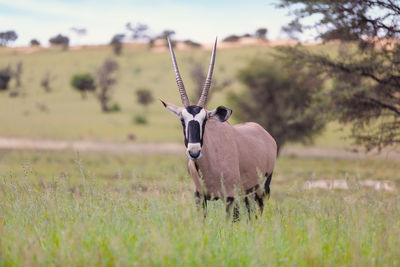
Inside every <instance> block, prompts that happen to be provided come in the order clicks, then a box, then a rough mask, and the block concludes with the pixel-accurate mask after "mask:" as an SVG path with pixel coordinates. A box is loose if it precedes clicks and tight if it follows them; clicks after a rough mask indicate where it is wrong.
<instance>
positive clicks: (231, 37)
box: [222, 35, 240, 42]
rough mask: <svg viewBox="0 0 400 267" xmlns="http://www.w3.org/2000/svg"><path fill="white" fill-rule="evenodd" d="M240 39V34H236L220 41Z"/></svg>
mask: <svg viewBox="0 0 400 267" xmlns="http://www.w3.org/2000/svg"><path fill="white" fill-rule="evenodd" d="M239 40H240V36H237V35H229V36H227V37H225V38H224V39H223V40H222V41H223V42H237V41H239Z"/></svg>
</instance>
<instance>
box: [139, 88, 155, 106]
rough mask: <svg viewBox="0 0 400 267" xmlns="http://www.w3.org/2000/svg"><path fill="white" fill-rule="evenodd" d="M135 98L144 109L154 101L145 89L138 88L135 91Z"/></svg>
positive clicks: (149, 92)
mask: <svg viewBox="0 0 400 267" xmlns="http://www.w3.org/2000/svg"><path fill="white" fill-rule="evenodd" d="M136 96H137V100H138V102H139V103H140V104H142V105H143V106H145V107H146V106H148V105H150V104H151V103H152V102H153V101H154V98H153V94H152V93H151V91H150V90H149V89H147V88H140V89H138V90H136Z"/></svg>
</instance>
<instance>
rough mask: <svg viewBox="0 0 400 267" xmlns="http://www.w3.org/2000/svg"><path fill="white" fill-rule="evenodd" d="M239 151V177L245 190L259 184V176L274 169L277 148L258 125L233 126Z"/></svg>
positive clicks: (269, 136) (242, 124) (252, 123)
mask: <svg viewBox="0 0 400 267" xmlns="http://www.w3.org/2000/svg"><path fill="white" fill-rule="evenodd" d="M234 128H235V130H236V131H237V133H238V134H237V138H236V144H237V147H238V151H239V165H240V176H241V179H242V180H243V181H244V187H245V189H249V188H252V187H254V186H255V185H257V184H258V183H259V178H260V175H261V176H264V175H265V174H268V175H270V174H271V173H272V172H273V170H274V167H275V160H276V154H277V147H276V142H275V140H274V138H273V137H272V136H271V135H270V134H269V133H268V132H267V131H266V130H265V129H264V128H263V127H261V126H260V125H259V124H258V123H254V122H246V123H241V124H237V125H235V126H234Z"/></svg>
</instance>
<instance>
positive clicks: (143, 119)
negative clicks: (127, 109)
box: [133, 114, 147, 124]
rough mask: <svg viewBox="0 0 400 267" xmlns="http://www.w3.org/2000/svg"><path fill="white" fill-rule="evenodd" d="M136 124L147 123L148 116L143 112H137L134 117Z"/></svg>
mask: <svg viewBox="0 0 400 267" xmlns="http://www.w3.org/2000/svg"><path fill="white" fill-rule="evenodd" d="M133 123H134V124H147V118H146V116H145V115H143V114H137V115H135V116H134V117H133Z"/></svg>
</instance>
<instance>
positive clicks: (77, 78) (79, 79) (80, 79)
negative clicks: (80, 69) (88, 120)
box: [71, 73, 96, 98]
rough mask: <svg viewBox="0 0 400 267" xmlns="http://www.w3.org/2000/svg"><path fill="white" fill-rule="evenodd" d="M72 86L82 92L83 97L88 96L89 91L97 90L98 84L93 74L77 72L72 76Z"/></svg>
mask: <svg viewBox="0 0 400 267" xmlns="http://www.w3.org/2000/svg"><path fill="white" fill-rule="evenodd" d="M71 86H72V87H73V88H74V89H76V90H78V91H79V92H80V93H81V94H82V98H86V94H87V92H92V91H95V90H96V85H95V83H94V79H93V77H92V75H91V74H89V73H83V74H75V75H74V76H72V78H71Z"/></svg>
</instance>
